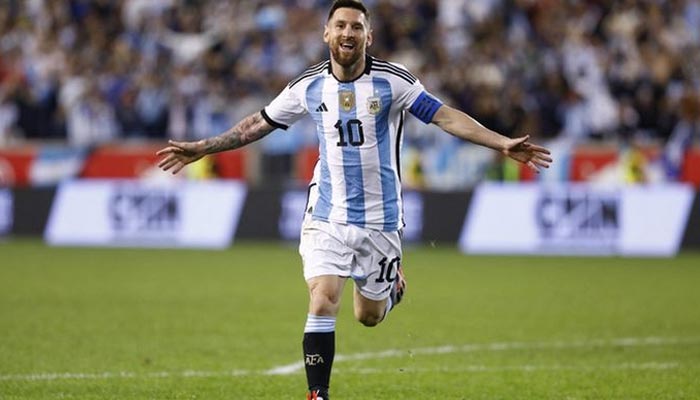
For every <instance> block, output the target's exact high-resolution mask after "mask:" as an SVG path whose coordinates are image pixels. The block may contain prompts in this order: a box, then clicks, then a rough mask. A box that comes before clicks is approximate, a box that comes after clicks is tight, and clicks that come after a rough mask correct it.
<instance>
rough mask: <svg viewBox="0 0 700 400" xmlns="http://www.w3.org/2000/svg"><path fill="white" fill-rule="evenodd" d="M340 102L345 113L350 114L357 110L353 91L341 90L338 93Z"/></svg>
mask: <svg viewBox="0 0 700 400" xmlns="http://www.w3.org/2000/svg"><path fill="white" fill-rule="evenodd" d="M338 101H339V102H340V107H341V108H342V109H343V111H345V112H349V111H351V110H352V109H353V108H355V93H354V92H353V91H352V90H341V91H339V92H338Z"/></svg>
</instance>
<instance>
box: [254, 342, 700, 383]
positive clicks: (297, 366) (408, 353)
mask: <svg viewBox="0 0 700 400" xmlns="http://www.w3.org/2000/svg"><path fill="white" fill-rule="evenodd" d="M695 343H700V338H662V337H647V338H618V339H608V340H605V339H593V340H579V341H573V342H564V341H556V342H502V343H483V344H466V345H462V346H439V347H422V348H417V349H412V350H398V349H391V350H384V351H379V352H368V353H356V354H347V355H344V354H337V355H336V356H335V358H334V363H337V362H344V361H360V360H376V359H381V358H399V357H413V356H414V355H436V354H453V353H472V352H478V351H506V350H544V349H575V348H594V347H639V346H661V345H676V344H695ZM303 369H304V363H303V362H301V361H297V362H294V363H290V364H286V365H280V366H277V367H274V368H271V369H269V370H267V371H266V374H268V375H289V374H294V373H296V372H299V371H301V370H303Z"/></svg>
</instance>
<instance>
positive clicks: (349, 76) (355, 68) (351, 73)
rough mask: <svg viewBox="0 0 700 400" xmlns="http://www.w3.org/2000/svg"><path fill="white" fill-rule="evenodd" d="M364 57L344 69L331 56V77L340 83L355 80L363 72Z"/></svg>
mask: <svg viewBox="0 0 700 400" xmlns="http://www.w3.org/2000/svg"><path fill="white" fill-rule="evenodd" d="M365 58H366V57H365V56H362V57H360V59H359V60H357V62H356V63H354V64H352V65H349V66H347V67H344V66H342V65H340V64H338V63H337V62H336V61H335V59H334V58H333V56H331V70H332V71H333V75H334V76H335V77H336V78H337V79H338V80H340V81H352V80H355V79H357V78H358V77H359V76H360V75H362V73H364V72H365Z"/></svg>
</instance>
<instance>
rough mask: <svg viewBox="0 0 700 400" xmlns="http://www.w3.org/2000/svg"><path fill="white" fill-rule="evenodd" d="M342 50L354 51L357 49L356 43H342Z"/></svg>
mask: <svg viewBox="0 0 700 400" xmlns="http://www.w3.org/2000/svg"><path fill="white" fill-rule="evenodd" d="M340 48H341V49H343V50H346V51H352V50H354V49H355V44H354V43H341V44H340Z"/></svg>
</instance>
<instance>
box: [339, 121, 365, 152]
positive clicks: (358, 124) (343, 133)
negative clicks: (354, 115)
mask: <svg viewBox="0 0 700 400" xmlns="http://www.w3.org/2000/svg"><path fill="white" fill-rule="evenodd" d="M335 127H336V128H337V129H338V143H337V144H338V146H340V147H346V146H347V145H348V141H349V143H350V145H351V146H355V147H357V146H362V145H363V144H364V143H365V132H364V130H363V129H362V121H360V120H359V119H350V120H348V122H346V123H345V126H343V121H342V120H338V122H336V123H335Z"/></svg>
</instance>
